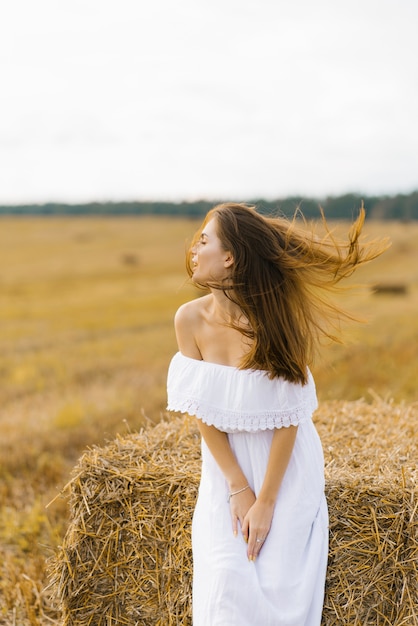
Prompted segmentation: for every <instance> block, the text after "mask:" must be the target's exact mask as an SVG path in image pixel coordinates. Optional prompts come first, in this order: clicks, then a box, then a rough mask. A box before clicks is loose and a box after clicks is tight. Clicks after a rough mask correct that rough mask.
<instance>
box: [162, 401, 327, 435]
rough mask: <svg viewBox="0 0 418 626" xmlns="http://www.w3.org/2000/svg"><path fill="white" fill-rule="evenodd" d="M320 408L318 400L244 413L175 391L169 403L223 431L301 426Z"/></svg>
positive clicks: (169, 408) (171, 409) (170, 408)
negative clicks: (283, 407)
mask: <svg viewBox="0 0 418 626" xmlns="http://www.w3.org/2000/svg"><path fill="white" fill-rule="evenodd" d="M316 408H317V405H316V402H315V403H313V405H312V406H309V405H308V404H305V405H303V406H300V407H296V408H293V409H290V410H287V411H280V410H271V411H265V410H264V411H260V413H257V414H256V415H255V414H254V413H245V412H242V411H234V410H231V409H225V408H223V409H220V408H218V407H214V406H210V405H208V404H207V403H204V402H202V401H201V400H199V399H197V398H186V397H184V396H182V394H176V393H172V394H171V398H170V403H169V404H168V406H167V409H168V410H169V411H179V412H180V413H188V414H189V415H194V416H196V417H197V418H198V419H200V420H202V422H205V424H208V426H215V427H216V428H218V429H219V430H222V431H224V432H234V431H239V430H245V431H251V432H254V431H256V430H273V429H274V428H288V427H289V426H298V425H299V424H302V423H303V422H305V421H307V420H309V419H311V417H312V413H313V412H314V411H315V409H316Z"/></svg>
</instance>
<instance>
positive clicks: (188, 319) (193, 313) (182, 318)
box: [174, 296, 209, 325]
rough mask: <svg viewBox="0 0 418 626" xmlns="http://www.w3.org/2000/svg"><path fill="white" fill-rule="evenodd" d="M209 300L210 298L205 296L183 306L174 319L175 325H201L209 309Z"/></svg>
mask: <svg viewBox="0 0 418 626" xmlns="http://www.w3.org/2000/svg"><path fill="white" fill-rule="evenodd" d="M208 298H209V296H203V297H202V298H196V299H195V300H190V301H189V302H185V303H184V304H182V305H181V306H180V307H179V308H178V309H177V312H176V315H175V317H174V322H175V324H176V325H177V324H180V325H182V324H190V323H199V321H200V320H201V319H202V316H203V314H204V312H205V310H206V309H207V306H208Z"/></svg>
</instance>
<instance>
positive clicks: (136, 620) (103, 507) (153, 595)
mask: <svg viewBox="0 0 418 626" xmlns="http://www.w3.org/2000/svg"><path fill="white" fill-rule="evenodd" d="M315 422H316V424H317V428H318V431H319V433H320V436H321V439H322V442H323V447H324V452H325V460H326V493H327V499H328V505H329V513H330V554H329V567H328V573H327V584H326V595H325V604H324V613H323V626H337V625H338V626H344V625H347V626H367V625H370V626H372V625H373V626H389V625H390V626H406V625H408V626H409V625H412V624H417V623H418V608H417V607H418V572H417V562H418V524H417V487H416V485H417V480H416V479H417V473H418V470H417V459H418V449H417V448H418V445H417V436H416V431H417V426H418V409H417V407H416V406H414V405H409V406H408V405H393V404H391V403H387V402H384V401H382V400H381V399H379V398H375V399H374V401H373V402H372V403H371V404H367V403H366V402H364V401H359V402H349V403H347V402H334V403H324V404H323V405H322V406H321V407H320V409H319V410H318V412H317V415H316V416H315ZM199 474H200V443H199V436H198V432H197V429H196V427H195V424H194V421H193V419H192V418H189V417H175V416H166V419H165V420H164V421H163V422H161V423H160V424H158V425H157V426H155V427H154V428H152V427H150V428H147V429H146V430H144V431H142V432H140V433H138V434H130V435H128V436H124V437H117V438H116V439H115V440H114V441H112V442H110V443H109V444H108V445H106V446H105V447H101V448H100V447H94V448H92V449H89V450H87V451H86V452H85V454H84V455H83V456H82V457H81V458H80V460H79V462H78V464H77V466H76V467H75V468H74V471H73V477H72V480H71V481H70V483H69V485H68V490H69V502H70V513H71V515H70V522H69V526H68V530H67V533H66V536H65V538H64V541H63V545H62V546H61V548H60V549H59V551H58V553H57V554H56V555H55V557H54V559H53V560H52V562H51V578H52V584H53V587H54V588H55V590H56V595H57V597H58V598H59V601H60V603H61V607H62V616H63V617H62V624H63V626H87V625H94V626H113V625H118V626H119V625H120V626H122V625H124V624H126V625H129V626H135V625H139V624H141V625H142V626H151V625H152V626H174V625H179V626H180V625H181V626H190V625H191V580H192V555H191V518H192V514H193V509H194V505H195V501H196V495H197V489H198V483H199Z"/></svg>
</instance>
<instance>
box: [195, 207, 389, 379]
mask: <svg viewBox="0 0 418 626" xmlns="http://www.w3.org/2000/svg"><path fill="white" fill-rule="evenodd" d="M211 218H216V219H215V223H216V231H217V235H218V237H219V239H220V241H221V244H222V247H223V249H224V250H227V251H230V252H231V253H232V256H233V259H234V263H233V265H232V268H231V274H230V276H229V277H228V279H227V281H226V282H222V283H219V284H215V283H211V284H205V285H198V286H201V287H203V288H208V287H210V288H214V289H222V290H223V291H224V293H225V295H226V296H227V297H228V298H229V299H230V300H231V301H232V302H234V303H235V304H237V305H238V307H239V308H240V310H241V311H242V313H243V315H244V316H245V318H246V319H247V320H248V325H243V324H242V323H241V324H240V323H239V322H237V323H235V322H233V323H231V326H232V327H233V328H236V329H237V330H239V331H240V332H241V333H242V334H243V335H245V336H246V337H248V339H249V351H248V352H247V353H246V354H245V356H243V358H242V361H241V363H240V367H241V368H242V369H249V368H254V369H262V370H266V371H268V372H269V373H270V376H271V377H278V376H281V377H283V378H285V379H286V380H288V381H290V382H299V383H302V384H305V383H306V382H307V375H308V374H307V367H308V365H309V364H311V362H312V359H313V356H314V353H315V350H316V347H317V344H318V342H319V340H320V339H321V338H323V337H327V338H331V339H332V340H336V341H338V337H337V336H336V334H335V328H336V326H338V323H339V321H340V320H341V319H342V318H344V317H346V318H347V317H351V316H350V314H349V313H347V312H345V311H343V310H342V309H340V308H339V307H338V306H337V305H336V304H335V303H334V302H332V299H330V298H329V295H330V293H332V292H333V291H335V289H336V286H337V284H338V283H339V281H340V280H341V279H343V278H345V277H347V276H350V275H351V274H352V273H353V272H354V270H355V269H356V268H357V267H358V266H359V265H361V264H363V263H365V262H367V261H370V260H371V259H374V258H375V257H377V256H379V254H381V253H382V252H383V251H384V250H385V249H386V248H387V247H388V244H387V242H380V243H379V242H371V243H369V244H364V243H363V244H361V243H360V242H359V237H360V233H361V230H362V227H363V224H364V219H365V211H364V208H363V207H361V209H360V212H359V216H358V218H357V219H356V221H355V222H354V223H353V224H352V226H351V228H350V231H349V233H348V242H340V241H337V240H336V239H335V238H334V237H333V235H332V233H331V231H330V230H329V228H328V227H327V225H326V221H325V217H324V216H323V215H322V218H323V222H324V225H325V235H324V236H322V237H321V238H319V237H318V236H317V235H316V234H315V232H314V231H313V230H312V229H311V231H309V230H308V229H305V228H300V227H298V226H297V223H296V215H295V217H294V218H293V220H288V219H286V218H282V217H280V218H277V217H265V216H263V215H261V214H259V213H257V211H256V208H255V207H253V206H247V205H244V204H235V203H225V204H219V205H217V206H215V207H214V208H213V209H212V210H211V211H209V213H208V214H207V216H206V218H205V221H204V222H203V225H202V227H201V228H200V229H199V230H198V232H197V233H196V235H195V237H194V239H193V242H192V246H191V248H192V247H193V245H194V244H195V243H196V241H197V240H198V239H199V237H200V233H201V232H202V230H203V229H204V227H205V225H206V224H207V222H208V221H209V220H210V219H211ZM191 257H192V255H191V253H189V254H188V255H187V258H186V267H187V271H188V273H189V276H192V273H193V272H192V262H191Z"/></svg>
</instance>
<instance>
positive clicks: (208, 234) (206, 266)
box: [191, 217, 233, 285]
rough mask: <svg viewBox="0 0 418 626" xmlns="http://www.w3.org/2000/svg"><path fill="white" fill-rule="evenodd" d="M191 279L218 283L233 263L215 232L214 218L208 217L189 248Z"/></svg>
mask: <svg viewBox="0 0 418 626" xmlns="http://www.w3.org/2000/svg"><path fill="white" fill-rule="evenodd" d="M191 253H192V270H193V277H192V280H193V281H194V282H197V283H199V284H201V285H205V284H208V285H210V283H211V282H214V283H219V282H221V281H222V280H224V279H225V278H227V277H228V275H229V268H230V267H231V266H232V264H233V258H232V255H231V253H230V252H228V251H226V250H224V249H223V247H222V244H221V240H220V239H219V237H218V235H217V233H216V218H215V217H213V218H212V219H210V220H209V221H208V222H207V224H206V225H205V226H204V228H203V231H202V233H201V235H200V238H199V241H198V242H197V243H196V244H195V245H194V246H193V248H192V249H191Z"/></svg>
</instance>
